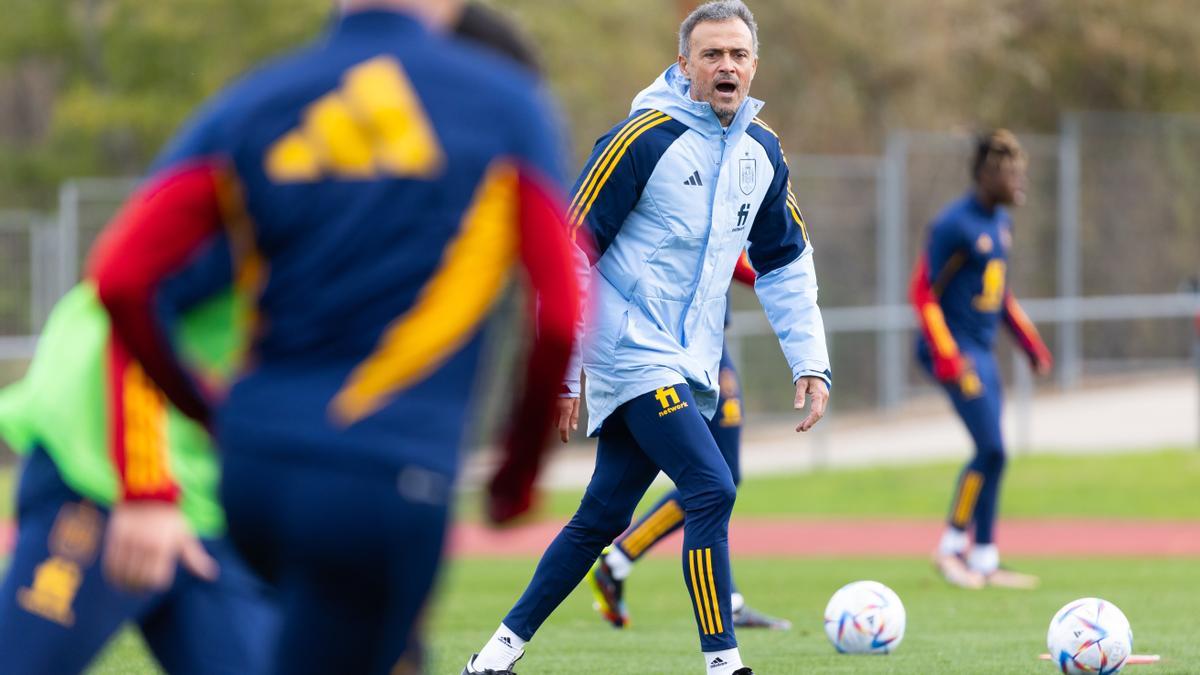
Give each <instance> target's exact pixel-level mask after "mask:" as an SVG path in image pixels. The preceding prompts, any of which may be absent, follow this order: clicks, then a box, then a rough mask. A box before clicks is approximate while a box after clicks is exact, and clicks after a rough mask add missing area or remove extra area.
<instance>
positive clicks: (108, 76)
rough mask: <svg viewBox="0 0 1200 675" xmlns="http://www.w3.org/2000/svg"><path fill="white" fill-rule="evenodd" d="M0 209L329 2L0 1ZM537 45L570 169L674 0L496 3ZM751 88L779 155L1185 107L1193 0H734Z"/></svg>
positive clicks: (151, 137) (308, 28) (205, 91)
mask: <svg viewBox="0 0 1200 675" xmlns="http://www.w3.org/2000/svg"><path fill="white" fill-rule="evenodd" d="M0 4H2V5H3V10H4V11H3V15H4V16H5V20H4V21H3V22H0V205H3V206H5V207H41V208H44V207H47V206H50V205H51V204H52V202H53V196H54V191H55V189H56V186H57V185H58V184H59V182H61V181H62V180H63V179H65V178H68V177H72V176H87V175H129V174H136V173H138V172H140V171H142V170H144V168H145V167H146V165H147V164H148V163H149V161H150V160H151V159H152V158H153V156H154V154H155V152H156V151H157V148H159V147H160V146H161V145H162V143H163V142H164V141H165V139H166V138H168V137H169V136H170V134H171V133H172V131H173V130H174V129H175V128H176V127H177V126H178V125H179V124H181V123H182V121H183V120H184V119H185V118H186V117H187V115H188V114H189V111H191V110H192V109H194V107H195V106H196V105H197V104H198V103H199V102H200V101H202V100H203V99H204V98H206V97H207V96H209V95H211V94H212V93H213V92H215V91H216V90H218V89H219V88H220V87H221V86H222V85H223V84H225V83H227V82H229V81H230V80H231V79H232V78H234V77H236V76H237V75H238V74H239V73H241V72H243V71H244V70H245V69H246V68H248V67H249V66H250V65H251V64H253V63H254V62H256V61H258V60H260V59H262V58H264V57H267V56H270V55H272V54H275V53H279V52H281V51H284V50H286V49H288V48H290V47H292V46H293V45H296V44H298V43H299V42H301V41H303V40H305V39H309V38H311V37H313V36H316V35H318V34H319V33H320V32H321V31H322V30H323V28H324V27H325V25H327V23H328V21H329V19H330V16H331V13H332V4H333V3H331V2H329V0H254V1H253V2H244V1H243V0H170V1H168V2H144V1H140V0H2V2H0ZM491 4H494V5H496V6H498V7H500V8H502V9H504V10H506V11H509V12H511V13H512V14H513V15H515V16H516V17H518V18H519V20H520V21H521V23H522V24H523V25H524V26H525V27H526V28H527V30H528V32H529V33H530V34H531V35H532V36H533V37H534V38H535V39H536V41H537V42H538V44H539V45H540V48H541V50H542V53H543V58H544V62H545V65H546V68H547V71H548V76H549V79H550V83H551V87H552V88H553V90H554V92H555V93H556V94H557V96H558V98H559V100H560V102H561V104H562V107H563V110H564V113H565V118H566V119H567V120H568V121H569V128H570V132H571V135H572V140H573V146H572V153H573V156H572V160H573V165H575V166H577V165H578V163H579V162H580V161H581V160H582V158H583V156H584V155H585V154H586V152H587V151H588V149H589V148H590V146H591V143H592V141H593V139H595V138H596V137H597V136H598V135H600V134H601V133H602V132H603V131H605V130H606V129H607V128H608V127H610V126H611V125H612V124H614V123H615V122H617V121H618V120H620V119H621V118H623V117H624V116H625V114H626V113H627V111H628V105H629V100H630V99H631V98H632V96H633V95H634V94H635V93H636V92H637V91H639V90H640V89H641V88H643V87H644V86H645V85H646V84H648V83H649V82H650V80H651V79H652V78H654V77H655V76H656V75H657V74H658V73H659V72H661V70H662V69H663V68H664V67H665V66H666V65H667V64H669V63H670V62H671V60H672V59H673V58H674V55H675V51H676V49H675V44H676V37H675V30H676V27H677V25H678V21H679V19H680V18H681V16H682V15H683V13H685V12H686V11H687V10H689V9H690V8H691V7H692V6H694V3H693V2H687V1H685V0H606V1H605V2H592V1H588V0H562V1H555V2H547V1H546V0H494V1H493V2H492V3H491ZM749 4H750V6H751V8H752V9H753V10H754V12H755V13H756V15H757V18H758V22H759V25H760V33H761V41H762V50H761V63H760V69H759V75H758V78H757V81H756V82H755V85H754V89H753V93H754V94H755V95H757V96H758V97H760V98H763V99H765V100H766V101H767V102H768V106H767V108H766V110H765V111H764V113H763V117H764V118H765V119H767V120H768V121H769V122H770V123H771V124H772V126H773V127H775V128H776V129H777V130H779V131H780V132H781V134H782V135H783V138H784V139H785V142H786V143H787V146H788V148H789V149H790V151H791V152H793V153H802V152H803V153H878V152H879V151H880V150H881V145H882V142H883V139H884V137H885V134H886V131H887V129H889V128H915V129H938V130H947V129H968V128H977V127H979V126H983V125H1000V124H1003V125H1005V126H1010V127H1014V128H1017V129H1021V130H1032V131H1046V132H1053V131H1054V130H1055V128H1056V125H1057V124H1058V119H1059V113H1060V112H1061V111H1063V110H1072V109H1088V110H1096V109H1099V110H1138V111H1156V112H1197V111H1200V3H1197V2H1195V0H1138V1H1137V2H1131V1H1130V0H993V1H991V2H978V1H977V0H904V1H896V0H802V1H801V0H757V1H755V0H751V2H750V3H749Z"/></svg>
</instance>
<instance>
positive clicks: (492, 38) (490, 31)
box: [454, 2, 541, 75]
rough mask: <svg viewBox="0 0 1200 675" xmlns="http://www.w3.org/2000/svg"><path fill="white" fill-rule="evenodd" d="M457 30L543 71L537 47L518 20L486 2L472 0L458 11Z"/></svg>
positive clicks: (460, 34) (461, 35)
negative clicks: (506, 15) (523, 31)
mask: <svg viewBox="0 0 1200 675" xmlns="http://www.w3.org/2000/svg"><path fill="white" fill-rule="evenodd" d="M454 34H455V35H456V36H458V37H460V38H462V39H464V40H469V41H471V42H474V43H477V44H479V45H482V46H484V47H487V48H488V49H491V50H494V51H496V52H499V53H500V54H503V55H504V56H507V57H508V58H510V59H512V60H513V61H516V62H517V63H519V64H521V65H522V66H524V67H526V68H528V69H529V70H531V71H533V72H534V73H535V74H538V75H540V74H541V65H540V64H539V63H538V58H537V51H536V50H535V49H534V47H533V44H532V43H531V42H530V41H529V39H528V38H527V37H525V34H524V33H522V32H521V30H520V28H518V27H517V25H516V24H515V23H513V22H512V21H510V20H509V19H507V18H505V16H504V15H503V14H501V13H500V12H497V11H496V10H494V9H491V8H490V7H487V6H486V5H482V4H480V3H478V2H469V3H467V4H466V5H465V6H464V7H463V8H462V12H461V13H460V14H459V15H458V21H457V24H456V25H455V26H454Z"/></svg>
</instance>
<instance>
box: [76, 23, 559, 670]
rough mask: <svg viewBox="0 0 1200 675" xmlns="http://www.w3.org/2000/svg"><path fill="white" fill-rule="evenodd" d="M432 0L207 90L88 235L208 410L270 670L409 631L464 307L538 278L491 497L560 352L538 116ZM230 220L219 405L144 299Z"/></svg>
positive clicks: (129, 319)
mask: <svg viewBox="0 0 1200 675" xmlns="http://www.w3.org/2000/svg"><path fill="white" fill-rule="evenodd" d="M443 10H445V6H444V3H443V2H431V1H428V0H427V1H419V0H408V1H402V0H393V1H392V2H379V1H375V2H345V3H343V16H342V17H341V19H340V21H339V22H338V23H337V25H336V26H335V27H334V28H333V30H332V31H331V33H330V34H329V35H328V36H326V37H325V38H324V39H323V40H321V41H320V42H318V43H315V44H314V45H312V46H310V47H308V48H306V49H303V50H301V51H299V52H297V53H295V54H292V55H290V56H287V57H285V58H283V59H281V60H279V61H277V62H274V63H272V64H269V65H267V66H265V67H263V68H261V69H259V70H258V71H257V72H255V73H254V74H252V75H250V76H249V77H248V78H246V79H245V80H244V81H243V82H242V83H240V84H237V85H235V86H233V87H232V88H230V89H229V90H227V91H226V92H225V93H223V94H221V95H220V96H218V98H217V99H216V100H215V101H214V102H213V103H211V104H210V105H208V106H207V107H206V109H205V110H204V111H203V112H202V113H201V114H200V115H199V116H198V118H197V119H196V120H194V121H193V123H192V124H191V125H190V127H189V128H188V130H187V131H186V132H184V133H183V134H182V135H181V136H180V137H179V138H177V139H176V141H175V142H174V143H173V144H172V146H171V147H170V149H169V150H168V151H167V153H166V154H165V156H164V158H163V159H162V160H161V161H160V162H159V164H158V168H157V170H156V171H155V172H154V175H153V178H151V180H150V181H149V182H148V184H147V185H146V186H145V187H143V188H142V190H140V191H139V193H138V194H137V195H135V197H134V198H133V200H132V201H131V202H130V204H128V205H127V206H126V208H125V209H124V211H123V212H122V213H121V214H120V215H119V216H118V218H117V220H116V221H115V222H114V223H113V224H112V225H111V226H110V228H109V230H108V231H107V232H106V233H105V235H104V238H103V240H102V241H101V242H100V243H99V244H98V245H97V248H96V250H95V252H94V254H93V260H92V273H93V274H94V275H95V278H96V280H97V283H98V286H99V289H100V296H101V299H102V300H103V301H104V303H105V305H106V306H107V307H108V309H109V311H110V313H111V314H112V317H113V325H114V329H115V332H116V334H117V335H118V336H119V337H120V338H121V339H122V340H123V341H124V342H125V343H126V344H127V345H128V347H129V349H130V351H131V352H132V353H133V354H134V356H135V357H136V358H138V359H139V360H140V361H141V362H142V364H143V365H144V367H145V369H146V372H147V373H148V374H149V375H150V377H151V378H153V379H154V380H155V381H156V382H158V383H159V384H160V386H161V387H162V389H163V391H164V392H166V394H167V395H168V396H169V397H170V398H171V400H172V401H175V402H176V403H177V404H178V405H179V408H180V409H181V410H183V411H184V412H187V413H188V414H190V415H192V416H194V417H196V418H197V419H199V420H202V421H205V422H206V423H208V424H210V425H211V427H212V428H213V429H214V432H215V434H216V438H217V441H218V444H219V446H220V447H221V449H222V452H223V453H224V458H223V459H224V466H223V469H224V478H223V485H222V496H223V499H224V502H225V505H226V509H227V511H228V514H229V523H230V534H231V536H232V537H233V540H234V542H235V543H236V544H237V545H238V547H239V549H240V550H242V551H244V552H245V554H246V556H247V558H248V559H249V561H250V562H251V563H252V564H253V565H255V566H256V567H257V568H258V569H260V570H262V571H263V573H264V574H265V575H266V576H267V578H268V579H269V580H271V581H273V582H274V583H275V584H276V585H277V586H278V587H279V590H280V594H281V603H282V605H283V611H284V613H285V620H284V625H283V629H282V637H281V640H280V644H279V645H278V649H277V652H276V656H277V659H276V663H275V669H276V672H280V673H310V672H311V673H328V672H378V673H386V672H390V671H392V669H393V667H394V666H397V662H398V659H399V658H400V657H401V655H402V654H404V653H405V651H406V649H407V648H408V647H409V643H410V641H411V640H412V625H413V621H414V618H415V617H416V616H417V614H418V613H419V612H420V610H421V609H422V606H423V605H424V603H425V601H426V596H427V595H428V591H429V588H430V585H431V584H432V582H433V579H434V575H435V572H436V569H437V567H438V564H439V562H440V558H441V551H442V548H443V539H444V534H445V529H446V523H447V519H448V510H449V501H450V499H451V487H452V482H453V478H454V476H455V474H456V472H457V468H458V463H459V458H458V449H459V445H460V443H461V442H462V434H463V432H464V430H465V429H467V428H468V427H469V426H470V425H471V423H472V421H473V418H474V416H473V415H472V414H471V410H472V405H471V398H472V397H471V394H472V391H473V389H474V386H473V385H474V379H475V375H476V373H477V371H478V369H479V365H480V361H481V359H483V358H485V356H484V355H483V354H481V344H482V338H481V335H480V329H481V327H482V324H483V323H484V321H485V319H486V317H487V316H488V314H489V312H490V309H491V307H492V304H493V302H494V301H495V300H496V298H497V297H498V296H499V295H500V294H501V293H502V291H503V286H504V283H503V282H504V281H505V280H506V279H507V278H508V276H509V274H510V273H511V272H512V270H513V268H514V266H516V265H520V266H521V267H522V268H523V269H524V272H525V275H526V277H527V278H528V281H529V282H530V285H531V286H532V290H533V291H534V292H535V293H536V295H537V300H536V302H531V303H530V306H531V307H536V314H535V315H536V326H535V330H534V332H533V334H534V335H535V336H536V338H535V340H534V342H533V350H532V353H531V355H530V357H529V359H528V363H527V373H526V385H525V389H524V392H523V394H522V395H521V396H519V397H518V401H517V414H516V417H515V419H514V420H513V424H512V428H511V432H510V435H509V436H508V440H507V444H506V448H507V455H506V459H505V461H504V462H502V464H501V467H500V469H499V471H498V473H497V475H496V477H495V479H494V480H493V482H492V483H491V490H490V500H489V515H490V517H491V518H492V519H493V520H495V521H500V522H502V521H506V520H508V519H510V518H512V517H515V516H516V515H519V514H520V513H522V512H523V511H524V510H525V509H527V508H528V506H529V501H530V490H531V488H532V484H533V479H534V477H535V475H536V472H537V469H538V466H539V462H540V457H541V451H542V448H543V447H544V445H545V439H546V433H547V432H548V430H549V426H550V423H551V421H552V418H553V415H554V411H555V407H554V400H555V398H556V396H557V395H558V391H559V387H560V384H559V383H560V382H561V378H562V374H563V372H564V370H565V365H566V362H567V359H568V357H569V353H570V345H571V340H572V336H573V332H574V324H575V321H576V317H577V312H578V307H577V304H578V303H577V297H576V295H577V291H576V283H575V281H574V278H573V277H572V273H571V258H570V255H571V254H570V243H569V241H568V240H567V237H566V232H565V225H564V222H563V220H562V217H561V210H560V205H559V202H558V201H557V195H558V187H557V184H556V182H555V180H556V178H557V174H558V159H559V157H558V154H559V150H558V148H557V147H556V145H555V139H556V137H557V133H556V130H555V129H554V123H553V121H552V120H551V119H550V115H549V113H548V111H547V109H546V106H545V105H544V104H543V103H542V102H541V101H539V100H537V99H536V97H535V95H534V92H536V91H537V89H538V88H537V86H536V83H535V82H534V81H533V79H532V77H531V76H530V75H529V74H528V73H527V72H525V71H523V70H520V69H518V68H517V67H515V66H512V65H509V64H505V63H502V62H500V61H498V60H495V59H489V58H486V56H485V55H484V54H483V53H481V52H480V51H479V50H478V49H476V48H473V47H470V46H464V45H461V44H458V43H455V42H452V41H450V40H448V39H445V38H442V37H439V36H436V35H433V34H432V33H430V32H429V31H428V30H427V29H426V27H425V24H424V23H423V20H425V19H428V20H429V21H430V22H431V23H432V22H433V21H434V20H436V17H437V16H438V15H440V14H441V13H442V11H443ZM222 226H223V228H222ZM222 229H224V230H226V231H227V232H228V233H229V238H230V241H231V245H232V249H233V253H234V260H235V265H234V272H233V274H232V277H233V278H234V279H237V281H238V283H239V284H244V285H246V286H248V287H250V288H253V289H255V290H256V293H257V300H256V308H255V310H256V314H257V328H256V334H255V338H254V342H253V345H252V348H251V349H252V351H251V355H250V365H249V366H248V368H247V369H246V371H245V372H244V373H243V374H242V375H241V377H240V378H239V379H238V380H237V381H236V382H235V384H234V386H233V387H232V389H231V390H230V391H229V394H228V396H227V397H226V398H225V399H224V400H223V401H221V402H219V403H213V402H212V400H211V398H210V397H208V396H206V395H205V392H204V391H203V389H202V387H200V386H198V384H197V383H196V382H194V381H192V380H191V379H189V378H188V377H187V376H186V374H185V373H184V372H183V371H182V370H181V368H180V366H179V362H178V359H177V358H176V356H175V354H174V351H173V348H172V344H171V341H170V340H169V339H167V336H169V335H171V325H170V321H169V319H170V316H171V314H172V312H171V311H170V310H171V308H170V307H165V308H164V307H163V306H162V303H160V302H158V299H159V290H160V289H161V288H162V287H163V286H164V284H166V283H168V282H169V281H171V280H173V279H175V278H176V277H178V275H179V274H180V273H181V271H185V270H187V269H188V266H189V262H190V261H191V260H192V259H193V257H194V252H195V250H196V249H197V247H199V246H202V245H203V244H204V243H205V242H208V241H210V240H212V239H213V238H214V237H216V236H217V234H218V233H219V232H220V231H221V230H222ZM431 253H433V255H431ZM163 310H165V311H163ZM410 653H411V652H410ZM401 667H409V665H408V662H406V663H405V664H404V665H402V666H401Z"/></svg>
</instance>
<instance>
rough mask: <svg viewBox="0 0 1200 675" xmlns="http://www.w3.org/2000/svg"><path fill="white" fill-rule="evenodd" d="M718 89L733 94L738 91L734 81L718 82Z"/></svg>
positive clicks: (723, 92)
mask: <svg viewBox="0 0 1200 675" xmlns="http://www.w3.org/2000/svg"><path fill="white" fill-rule="evenodd" d="M717 91H719V92H721V93H722V94H732V93H734V92H736V91H737V85H736V84H734V83H732V82H718V83H717Z"/></svg>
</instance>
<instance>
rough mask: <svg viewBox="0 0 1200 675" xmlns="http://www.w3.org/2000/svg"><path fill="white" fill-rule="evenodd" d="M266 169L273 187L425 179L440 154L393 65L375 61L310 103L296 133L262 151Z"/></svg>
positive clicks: (438, 164)
mask: <svg viewBox="0 0 1200 675" xmlns="http://www.w3.org/2000/svg"><path fill="white" fill-rule="evenodd" d="M265 165H266V166H265V168H266V172H267V176H268V177H269V178H270V179H271V180H273V181H275V182H277V183H311V182H315V181H317V180H321V179H323V178H341V179H347V180H369V179H373V178H379V177H382V176H392V177H397V178H399V177H406V178H428V177H431V176H434V175H437V174H438V173H440V172H441V170H442V167H443V166H444V165H445V154H444V153H443V151H442V147H441V144H440V143H439V142H438V138H437V135H436V134H435V133H434V130H433V125H432V124H431V123H430V121H429V116H428V115H427V114H426V112H425V109H424V107H423V106H422V105H421V101H420V99H419V98H418V97H417V93H416V91H415V90H414V89H413V87H412V83H411V82H410V81H409V79H408V77H407V76H406V75H405V73H404V68H403V67H402V66H401V65H400V62H399V61H397V60H396V59H394V58H392V57H390V56H378V57H375V58H373V59H370V60H369V61H364V62H363V63H360V64H359V65H357V66H354V67H353V68H351V69H349V70H348V71H346V74H345V76H344V77H343V78H342V85H341V87H339V88H338V89H337V90H336V91H333V92H330V93H328V94H326V95H325V96H322V97H321V98H319V99H317V100H316V101H314V102H313V103H311V104H310V105H309V106H308V107H307V108H306V109H305V110H304V112H303V113H302V115H301V124H300V126H299V127H298V128H296V129H293V130H292V131H289V132H288V133H286V134H284V135H283V137H282V138H280V139H279V140H277V141H275V142H274V143H273V144H272V145H271V147H270V148H268V150H267V153H266V158H265Z"/></svg>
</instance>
